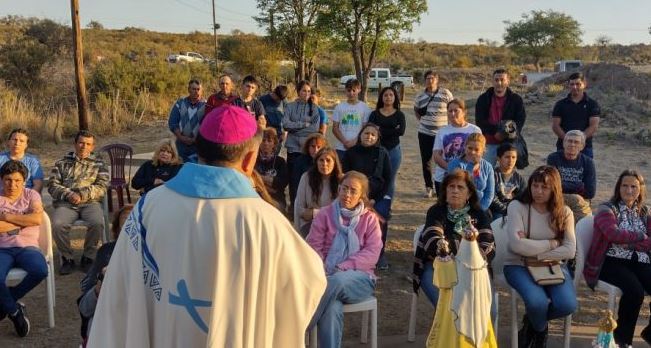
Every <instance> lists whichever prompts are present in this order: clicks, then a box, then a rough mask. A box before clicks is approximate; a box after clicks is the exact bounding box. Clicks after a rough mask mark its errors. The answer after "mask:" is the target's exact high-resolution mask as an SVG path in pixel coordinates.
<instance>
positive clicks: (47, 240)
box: [38, 212, 53, 261]
mask: <svg viewBox="0 0 651 348" xmlns="http://www.w3.org/2000/svg"><path fill="white" fill-rule="evenodd" d="M38 246H39V248H40V249H41V252H42V253H43V254H44V255H45V259H46V260H47V261H51V260H52V259H53V254H52V224H51V222H50V217H49V216H48V215H47V213H46V212H43V220H42V221H41V225H40V226H39V234H38Z"/></svg>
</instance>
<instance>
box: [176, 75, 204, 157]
mask: <svg viewBox="0 0 651 348" xmlns="http://www.w3.org/2000/svg"><path fill="white" fill-rule="evenodd" d="M188 93H189V95H188V96H187V97H183V98H181V99H179V100H177V101H176V103H174V106H173V107H172V110H171V111H170V117H169V119H168V121H167V125H168V127H169V129H170V131H171V132H172V133H174V136H175V137H176V149H177V150H178V151H179V156H181V158H182V159H183V162H192V161H193V157H194V155H195V154H196V152H197V149H196V148H195V146H194V140H195V138H196V137H197V132H198V131H199V124H200V123H201V120H202V119H203V117H204V115H205V107H206V105H205V104H206V102H205V100H203V99H202V98H201V82H199V80H195V79H192V80H190V82H189V83H188Z"/></svg>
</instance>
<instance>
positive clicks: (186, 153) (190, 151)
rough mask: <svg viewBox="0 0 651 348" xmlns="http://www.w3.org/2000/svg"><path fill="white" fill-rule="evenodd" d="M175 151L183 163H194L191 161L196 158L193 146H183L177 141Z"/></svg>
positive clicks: (195, 150)
mask: <svg viewBox="0 0 651 348" xmlns="http://www.w3.org/2000/svg"><path fill="white" fill-rule="evenodd" d="M176 150H177V151H178V152H179V157H181V159H183V162H194V163H196V159H195V160H194V161H193V158H194V157H196V154H197V148H196V147H195V146H194V145H185V144H184V143H182V142H180V141H178V140H177V141H176Z"/></svg>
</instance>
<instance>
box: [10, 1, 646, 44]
mask: <svg viewBox="0 0 651 348" xmlns="http://www.w3.org/2000/svg"><path fill="white" fill-rule="evenodd" d="M215 1H216V13H217V23H220V24H221V29H220V31H219V32H220V33H230V32H231V30H233V29H240V30H242V31H244V32H247V33H249V32H254V33H258V34H263V33H264V31H263V30H262V29H260V28H259V27H258V26H257V23H256V22H255V21H254V20H253V18H251V17H252V16H255V15H258V10H257V7H256V1H255V0H228V1H227V0H215ZM0 4H1V5H0V16H5V15H10V14H11V15H22V16H36V17H40V18H50V19H53V20H56V21H58V22H60V23H65V24H70V2H69V1H65V0H22V1H21V0H18V1H14V0H0ZM428 7H429V11H428V13H427V14H425V15H424V16H423V18H422V20H421V23H420V24H419V25H418V24H417V25H415V27H414V31H413V32H412V33H410V34H408V35H405V37H411V38H413V39H415V40H421V39H423V40H426V41H429V42H444V43H453V44H465V43H477V39H479V38H486V39H490V40H494V41H498V42H499V43H501V42H502V36H503V34H504V27H505V25H504V23H503V21H504V20H511V21H516V20H518V19H519V18H520V16H521V15H522V14H523V13H525V12H529V11H531V10H547V9H553V10H556V11H560V12H563V13H566V14H569V15H570V16H572V17H573V18H574V19H576V20H577V21H578V22H579V23H580V24H581V28H582V30H583V32H584V34H583V37H582V39H583V42H584V43H585V44H592V43H594V40H595V38H596V37H598V36H600V35H606V36H608V37H610V38H611V39H612V40H613V42H614V43H621V44H632V43H651V35H650V34H649V26H651V16H650V15H649V14H651V0H620V1H613V0H451V1H450V0H443V1H432V0H429V1H428ZM80 14H81V21H82V25H84V26H85V25H86V24H87V23H88V22H89V21H90V20H96V21H99V22H100V23H102V24H103V25H104V27H106V28H112V29H120V28H124V27H126V26H133V27H141V28H145V29H149V30H155V31H164V32H176V33H187V32H190V31H193V30H199V31H205V32H211V30H212V29H211V28H212V26H211V25H212V12H211V0H90V1H84V0H80Z"/></svg>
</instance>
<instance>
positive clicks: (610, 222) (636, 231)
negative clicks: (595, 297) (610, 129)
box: [583, 170, 651, 347]
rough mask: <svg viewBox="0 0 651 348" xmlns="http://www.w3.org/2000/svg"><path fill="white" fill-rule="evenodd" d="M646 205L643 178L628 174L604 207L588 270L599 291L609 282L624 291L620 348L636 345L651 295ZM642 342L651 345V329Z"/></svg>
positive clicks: (619, 318)
mask: <svg viewBox="0 0 651 348" xmlns="http://www.w3.org/2000/svg"><path fill="white" fill-rule="evenodd" d="M645 201H646V184H645V182H644V178H643V177H642V175H640V173H638V172H636V171H634V170H625V171H623V172H622V174H621V175H620V176H619V179H617V183H616V184H615V192H614V194H613V197H612V198H611V199H610V201H608V202H606V203H603V204H602V205H600V206H599V208H598V210H597V215H595V217H594V234H593V236H592V243H591V245H590V250H589V251H588V255H587V257H586V262H585V268H584V269H583V275H584V277H585V281H586V283H588V286H589V287H590V288H592V289H593V290H594V288H595V286H596V285H597V281H598V280H603V281H605V282H606V283H608V284H612V285H614V286H616V287H618V288H619V289H620V290H621V291H622V297H620V300H619V310H618V312H617V328H616V329H615V331H614V332H613V336H614V338H615V342H616V343H617V344H619V346H620V347H630V346H631V345H632V342H633V334H634V331H635V324H636V323H637V319H638V316H639V314H640V308H641V307H642V303H643V302H644V296H645V295H647V294H651V260H650V259H649V252H650V251H651V238H650V237H651V215H650V214H649V207H648V206H646V205H645ZM640 336H642V338H643V339H644V341H645V342H646V343H648V344H651V325H647V326H646V327H645V328H644V330H642V332H641V334H640Z"/></svg>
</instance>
